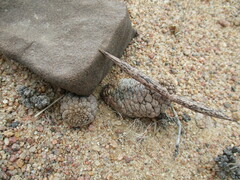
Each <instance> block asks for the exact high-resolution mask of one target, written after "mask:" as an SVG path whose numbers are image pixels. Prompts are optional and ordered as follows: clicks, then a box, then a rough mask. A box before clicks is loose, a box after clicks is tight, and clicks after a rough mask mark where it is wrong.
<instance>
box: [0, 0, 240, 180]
mask: <svg viewBox="0 0 240 180" xmlns="http://www.w3.org/2000/svg"><path fill="white" fill-rule="evenodd" d="M124 2H125V4H126V5H127V7H128V10H129V14H130V17H131V20H132V23H133V27H134V28H135V29H136V30H137V32H138V34H139V36H138V37H136V38H135V39H134V40H133V41H132V43H131V44H130V45H129V47H128V48H127V49H126V51H125V53H124V56H123V57H122V60H123V61H126V62H128V63H129V64H131V65H132V66H134V67H136V68H138V69H140V70H142V71H143V72H144V73H146V74H147V75H149V76H151V77H153V78H154V79H160V78H161V76H162V77H163V76H169V77H172V78H173V79H174V80H175V81H176V83H177V85H178V90H177V94H179V95H183V96H188V97H191V98H192V99H194V100H196V101H200V102H203V103H204V104H206V105H208V106H210V107H212V108H215V109H220V110H221V111H223V112H224V113H225V114H227V115H228V116H231V117H233V118H235V119H238V120H239V118H240V103H239V99H240V98H239V96H240V94H239V90H240V80H239V77H240V76H239V75H240V65H239V64H240V1H239V0H218V1H214V0H126V1H124ZM0 73H1V76H0V82H1V83H0V102H1V103H0V179H11V180H18V179H44V180H58V179H78V180H83V179H107V180H111V179H121V180H124V179H141V180H142V179H143V180H145V179H191V180H192V179H217V177H216V171H217V168H216V166H215V162H214V158H215V157H216V156H217V155H218V154H221V153H222V150H223V149H224V148H225V147H226V146H233V145H235V146H240V130H239V125H238V124H237V123H234V122H229V121H225V120H220V119H215V118H211V117H208V116H205V115H201V114H198V113H194V112H192V111H190V110H188V109H186V108H183V107H181V106H179V105H175V108H176V110H177V112H178V114H179V115H180V117H181V115H182V114H183V113H186V114H188V115H189V116H190V117H191V119H192V120H191V121H189V122H185V121H183V120H182V124H183V134H182V139H181V145H180V154H179V155H178V157H177V158H176V159H174V158H173V152H174V149H175V141H176V136H177V126H176V125H175V124H173V123H170V124H165V125H163V123H160V122H159V121H158V120H156V119H153V120H149V119H144V120H140V119H130V118H123V117H121V115H119V114H118V113H116V112H114V111H113V110H112V109H111V108H110V107H108V106H107V105H106V104H104V102H103V101H102V100H101V98H100V97H99V93H100V91H101V89H102V87H103V86H104V85H105V84H107V83H115V82H118V81H119V79H121V78H123V77H128V76H127V74H125V73H124V72H122V71H121V70H120V69H119V68H118V67H116V66H114V67H113V68H112V70H111V72H110V73H109V74H108V76H107V77H106V78H105V79H104V80H103V82H102V83H101V84H100V86H99V87H98V88H97V89H96V91H95V92H94V95H95V96H96V97H97V99H98V102H99V111H98V114H97V118H96V120H95V121H94V122H93V123H92V124H91V125H90V126H88V127H86V128H82V129H78V128H76V129H71V128H69V127H68V126H67V125H66V124H64V123H63V122H62V119H61V114H60V113H59V106H60V105H59V103H57V104H55V105H54V106H53V107H51V108H49V109H48V110H47V111H45V112H44V113H43V114H42V115H40V116H39V117H37V118H34V115H35V114H36V113H37V112H39V110H37V109H31V108H26V107H24V106H23V105H22V104H21V103H20V99H21V98H20V97H19V95H18V94H17V91H16V90H17V88H18V87H19V86H22V85H25V86H28V87H31V88H33V89H35V90H37V91H38V92H41V93H45V94H47V95H48V96H49V97H50V98H51V101H53V100H55V99H57V98H58V97H60V96H61V95H62V94H63V93H64V92H62V90H60V89H58V88H56V87H53V86H51V85H50V84H48V83H46V82H44V81H43V80H42V79H41V78H40V77H37V76H36V75H35V74H33V73H31V72H30V71H29V70H28V69H27V68H25V67H23V66H22V65H20V64H17V63H15V62H13V61H12V60H9V59H7V58H4V57H2V58H0Z"/></svg>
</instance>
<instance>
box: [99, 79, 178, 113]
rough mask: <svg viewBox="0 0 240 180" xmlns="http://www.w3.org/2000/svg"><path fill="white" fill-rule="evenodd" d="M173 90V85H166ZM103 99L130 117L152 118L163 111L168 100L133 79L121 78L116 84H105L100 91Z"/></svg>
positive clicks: (168, 103) (167, 104) (167, 105)
mask: <svg viewBox="0 0 240 180" xmlns="http://www.w3.org/2000/svg"><path fill="white" fill-rule="evenodd" d="M166 88H167V89H168V90H169V91H172V92H175V88H174V85H172V84H169V85H168V86H166ZM101 96H102V98H103V100H104V101H105V102H106V104H108V105H109V106H110V107H112V108H113V109H114V110H116V111H118V112H119V113H121V114H122V115H124V116H127V117H132V118H144V117H148V118H154V117H158V116H159V114H160V113H163V112H165V110H166V109H167V108H168V107H169V105H170V101H169V100H167V99H166V98H164V97H163V96H162V95H160V94H159V93H156V92H155V91H152V90H149V89H147V88H146V87H145V86H144V85H142V84H141V83H139V82H138V81H136V80H134V79H121V80H120V82H119V84H118V86H117V87H116V88H115V87H114V86H113V85H111V84H108V85H106V86H105V87H104V88H103V90H102V93H101Z"/></svg>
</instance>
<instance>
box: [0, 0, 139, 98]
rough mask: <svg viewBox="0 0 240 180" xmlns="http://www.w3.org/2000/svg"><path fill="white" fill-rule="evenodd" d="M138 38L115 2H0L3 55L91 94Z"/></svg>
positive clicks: (62, 84)
mask: <svg viewBox="0 0 240 180" xmlns="http://www.w3.org/2000/svg"><path fill="white" fill-rule="evenodd" d="M134 35H135V31H134V30H133V29H132V27H131V22H130V19H129V15H128V12H127V9H126V6H125V5H124V4H123V3H122V2H117V1H115V0H91V1H89V0H81V1H74V0H70V1H64V0H52V1H48V0H43V1H34V0H21V1H17V0H12V1H0V52H2V53H4V54H5V55H7V56H8V57H10V58H12V59H14V60H16V61H18V62H20V63H22V64H24V65H26V66H27V67H28V68H29V69H31V70H32V71H33V72H35V73H37V74H38V75H40V76H41V77H43V78H44V79H45V80H46V81H48V82H51V83H53V84H55V85H56V86H59V87H62V88H63V89H66V90H69V91H71V92H74V93H76V94H79V95H89V94H90V93H92V91H93V90H94V89H95V87H96V86H97V85H98V84H99V83H100V81H101V80H102V79H103V78H104V77H105V75H106V74H107V72H108V70H109V68H110V67H111V65H112V63H111V62H110V61H109V60H104V59H105V58H104V56H103V55H101V53H100V52H98V49H99V48H102V49H104V50H106V51H108V52H110V53H112V54H113V55H115V56H118V57H120V56H121V55H122V53H123V51H124V49H125V48H126V46H127V45H128V43H129V42H130V40H131V39H132V37H133V36H134Z"/></svg>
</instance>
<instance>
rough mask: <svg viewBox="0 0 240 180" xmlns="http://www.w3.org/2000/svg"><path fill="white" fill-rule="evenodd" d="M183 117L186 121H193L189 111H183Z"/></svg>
mask: <svg viewBox="0 0 240 180" xmlns="http://www.w3.org/2000/svg"><path fill="white" fill-rule="evenodd" d="M182 118H183V120H184V121H185V122H188V121H191V117H190V116H189V115H188V114H187V113H185V112H184V113H183V115H182Z"/></svg>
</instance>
